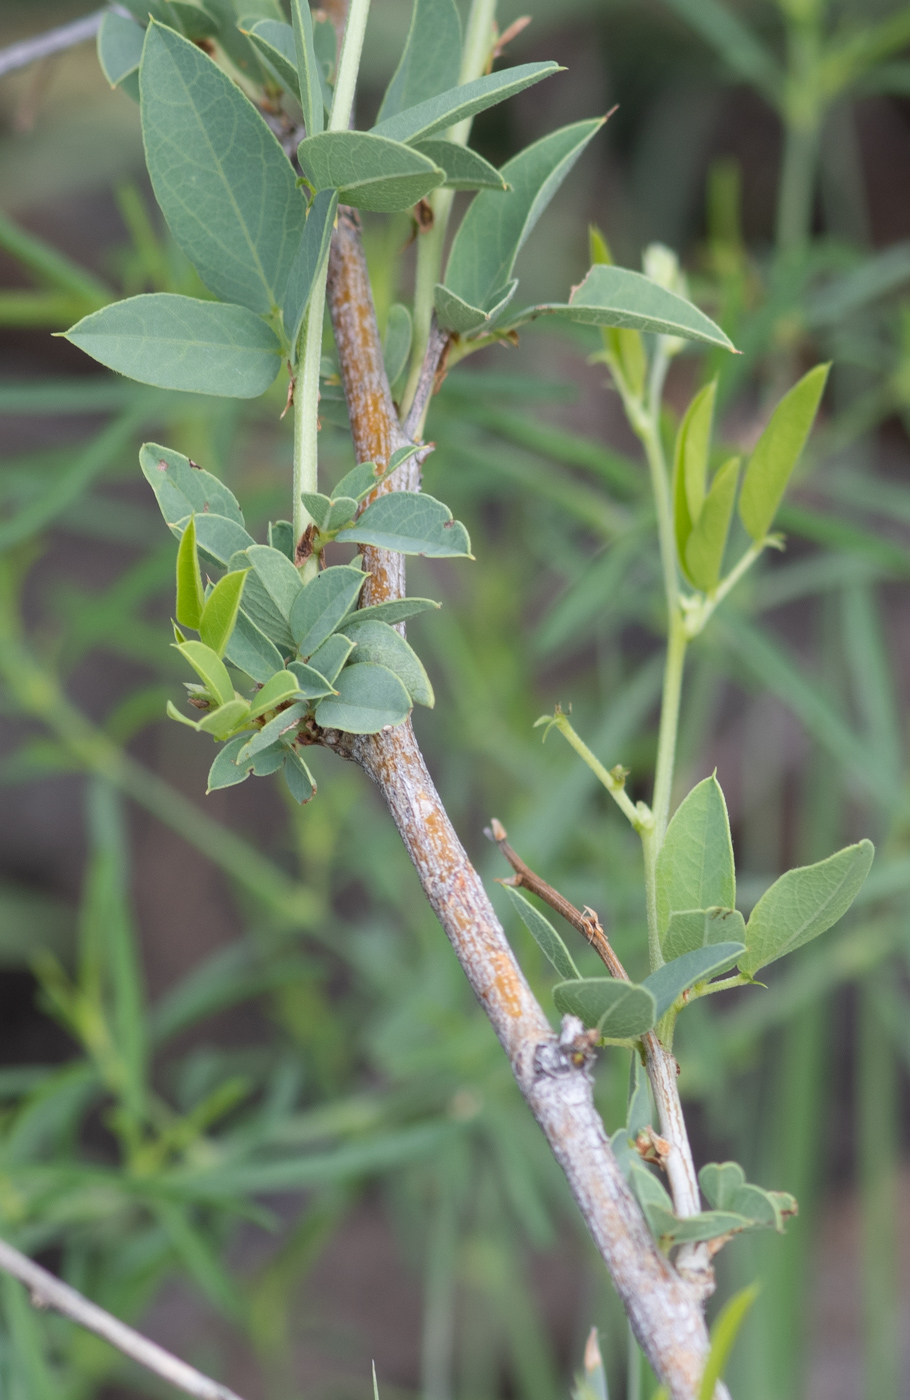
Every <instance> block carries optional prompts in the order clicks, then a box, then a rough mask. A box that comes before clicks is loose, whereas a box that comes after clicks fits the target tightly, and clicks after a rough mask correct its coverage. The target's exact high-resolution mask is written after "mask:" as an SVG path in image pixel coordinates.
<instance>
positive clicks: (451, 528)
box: [338, 491, 473, 559]
mask: <svg viewBox="0 0 910 1400" xmlns="http://www.w3.org/2000/svg"><path fill="white" fill-rule="evenodd" d="M338 540H339V541H349V542H351V543H353V544H371V545H375V546H376V547H378V548H379V549H392V550H395V551H396V552H397V553H399V554H423V555H426V556H427V557H428V558H431V559H457V558H468V559H471V558H473V555H472V554H471V541H470V540H469V538H468V532H467V530H466V529H465V527H464V526H463V525H462V524H461V522H460V521H459V520H453V519H452V512H451V511H450V510H449V508H448V506H445V505H443V504H442V502H441V501H437V500H435V499H434V497H433V496H425V495H424V494H423V493H422V492H420V491H386V492H384V494H383V495H381V496H380V497H379V498H378V500H375V501H374V502H373V504H372V505H369V506H367V508H366V510H365V511H364V512H363V515H361V516H360V518H359V519H358V520H356V521H355V522H354V524H353V525H351V526H350V528H349V529H347V530H342V531H340V533H339V534H338Z"/></svg>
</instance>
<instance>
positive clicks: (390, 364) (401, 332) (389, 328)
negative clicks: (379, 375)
mask: <svg viewBox="0 0 910 1400" xmlns="http://www.w3.org/2000/svg"><path fill="white" fill-rule="evenodd" d="M412 334H413V325H412V323H411V313H410V311H409V310H408V308H407V307H406V306H403V305H402V303H401V302H400V301H396V302H395V303H394V304H393V305H392V306H390V307H389V319H388V321H387V322H386V328H385V335H384V336H383V338H382V358H383V362H384V364H385V372H386V377H387V378H388V381H389V384H390V385H394V383H395V382H396V380H397V379H398V378H399V376H400V375H402V374H403V373H404V371H405V369H406V368H407V363H408V358H409V356H410V354H411V336H412Z"/></svg>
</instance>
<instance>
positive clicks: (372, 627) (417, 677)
mask: <svg viewBox="0 0 910 1400" xmlns="http://www.w3.org/2000/svg"><path fill="white" fill-rule="evenodd" d="M341 631H342V632H343V634H344V636H346V637H349V638H350V639H351V641H352V642H353V643H354V646H355V648H356V650H355V654H354V659H353V664H354V665H360V663H361V662H363V661H372V662H375V664H376V665H377V666H386V667H387V668H388V669H389V670H390V671H394V673H395V675H396V676H397V677H398V678H399V680H400V681H402V682H403V684H404V688H405V690H406V691H407V692H408V694H409V695H410V697H411V699H412V700H413V702H414V704H415V705H427V706H429V707H430V708H431V709H432V707H433V705H435V703H436V697H435V696H434V694H433V687H432V686H431V685H430V678H429V676H428V675H427V673H426V671H425V670H424V666H423V662H422V661H421V660H420V657H419V656H418V655H417V653H416V652H415V651H414V649H413V647H411V646H409V645H408V643H407V642H406V641H405V639H404V637H402V635H401V633H400V632H396V631H395V629H394V627H390V626H389V624H388V623H387V622H378V621H377V620H376V619H375V618H373V619H369V618H368V619H366V620H364V619H362V618H360V617H359V616H358V615H357V614H356V613H355V614H354V617H353V619H352V620H351V621H350V622H346V623H345V624H344V626H343V627H342V629H341Z"/></svg>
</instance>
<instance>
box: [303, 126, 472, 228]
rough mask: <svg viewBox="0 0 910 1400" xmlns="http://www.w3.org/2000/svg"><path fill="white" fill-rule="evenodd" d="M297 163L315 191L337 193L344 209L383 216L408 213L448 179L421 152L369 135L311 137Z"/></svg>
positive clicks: (327, 133) (326, 133) (329, 133)
mask: <svg viewBox="0 0 910 1400" xmlns="http://www.w3.org/2000/svg"><path fill="white" fill-rule="evenodd" d="M297 158H298V160H299V161H300V168H301V170H302V171H303V173H304V175H305V176H306V178H307V179H308V180H309V182H310V184H311V185H313V187H314V188H315V189H316V190H327V189H333V190H338V197H339V199H340V200H341V202H342V203H343V204H352V205H354V206H355V208H357V209H370V210H373V211H374V212H376V213H380V214H394V213H396V212H398V211H399V210H402V209H410V208H411V206H412V205H414V204H416V203H417V202H418V200H421V199H423V197H424V196H425V195H428V194H429V193H430V191H431V190H434V189H435V188H436V186H437V185H441V184H442V183H443V181H444V180H445V171H444V170H441V169H440V168H439V166H437V165H434V164H433V162H432V161H431V160H427V158H426V156H422V155H421V154H420V152H419V151H415V150H412V148H411V147H410V146H404V145H402V144H401V143H400V142H398V141H389V140H387V139H386V138H385V137H384V136H376V135H374V133H372V132H366V131H324V132H322V134H321V135H319V136H310V137H308V138H307V139H306V140H305V141H301V143H300V145H299V146H298V147H297Z"/></svg>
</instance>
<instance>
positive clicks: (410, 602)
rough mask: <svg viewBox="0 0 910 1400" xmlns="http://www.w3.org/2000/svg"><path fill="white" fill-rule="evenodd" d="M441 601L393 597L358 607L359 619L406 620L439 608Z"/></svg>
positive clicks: (360, 620)
mask: <svg viewBox="0 0 910 1400" xmlns="http://www.w3.org/2000/svg"><path fill="white" fill-rule="evenodd" d="M440 607H441V604H440V603H434V601H433V599H432V598H393V599H391V600H390V601H389V602H388V603H373V604H372V605H371V606H370V607H368V608H358V609H357V621H358V622H366V621H368V620H369V619H371V618H374V617H375V618H377V619H378V620H379V621H380V622H390V623H395V622H406V621H407V620H408V618H409V617H416V616H417V614H418V613H422V612H429V611H430V610H431V609H432V610H437V609H439V608H440Z"/></svg>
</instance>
